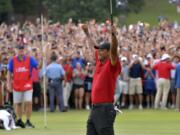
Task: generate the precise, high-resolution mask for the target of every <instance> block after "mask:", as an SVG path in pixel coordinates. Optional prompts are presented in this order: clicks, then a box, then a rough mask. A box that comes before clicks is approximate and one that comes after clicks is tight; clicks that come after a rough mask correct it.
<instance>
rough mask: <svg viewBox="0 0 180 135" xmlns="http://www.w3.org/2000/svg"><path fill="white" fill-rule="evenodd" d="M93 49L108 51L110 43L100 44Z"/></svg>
mask: <svg viewBox="0 0 180 135" xmlns="http://www.w3.org/2000/svg"><path fill="white" fill-rule="evenodd" d="M94 48H95V49H107V50H109V49H110V43H108V42H101V43H100V45H98V46H94Z"/></svg>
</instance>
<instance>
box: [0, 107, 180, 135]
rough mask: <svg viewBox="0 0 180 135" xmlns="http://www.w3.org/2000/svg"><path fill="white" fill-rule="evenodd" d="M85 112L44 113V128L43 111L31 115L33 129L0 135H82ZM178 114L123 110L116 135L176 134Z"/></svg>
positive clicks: (0, 133)
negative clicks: (46, 118) (44, 121)
mask: <svg viewBox="0 0 180 135" xmlns="http://www.w3.org/2000/svg"><path fill="white" fill-rule="evenodd" d="M88 114H89V112H88V111H85V110H84V111H74V110H73V111H69V112H67V113H59V112H55V113H47V116H48V126H47V128H44V123H43V112H38V113H33V117H32V121H33V122H34V124H35V126H36V128H35V129H17V130H13V131H10V132H8V133H7V132H6V131H3V130H0V135H7V134H8V135H85V133H86V121H87V118H88ZM179 128H180V113H179V112H175V111H173V110H171V111H160V110H159V111H157V110H143V111H139V110H133V111H129V110H124V114H123V115H118V116H117V118H116V122H115V133H116V135H180V129H179Z"/></svg>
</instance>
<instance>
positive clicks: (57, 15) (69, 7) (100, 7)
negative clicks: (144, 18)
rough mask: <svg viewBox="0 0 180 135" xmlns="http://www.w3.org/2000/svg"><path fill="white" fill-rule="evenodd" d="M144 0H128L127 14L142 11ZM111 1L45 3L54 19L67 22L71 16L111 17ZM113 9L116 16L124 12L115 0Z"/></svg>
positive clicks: (85, 0)
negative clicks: (117, 6)
mask: <svg viewBox="0 0 180 135" xmlns="http://www.w3.org/2000/svg"><path fill="white" fill-rule="evenodd" d="M143 1H144V0H138V1H135V0H128V9H127V10H126V14H127V13H129V12H138V11H140V9H141V7H142V6H143V4H144V3H143ZM109 3H110V1H109V0H45V2H44V5H45V6H46V7H47V9H48V11H49V16H50V17H51V19H52V20H53V21H58V20H60V21H61V22H66V21H67V20H68V19H69V18H73V19H74V20H79V19H80V20H82V21H86V20H89V19H92V18H95V19H96V20H98V21H104V20H105V19H107V18H109V14H110V13H109ZM113 10H114V15H116V16H118V15H119V14H121V13H124V11H121V10H119V9H116V1H115V0H113Z"/></svg>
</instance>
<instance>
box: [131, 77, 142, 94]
mask: <svg viewBox="0 0 180 135" xmlns="http://www.w3.org/2000/svg"><path fill="white" fill-rule="evenodd" d="M142 92H143V90H142V80H141V78H130V81H129V95H134V94H142Z"/></svg>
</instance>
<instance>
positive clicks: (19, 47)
mask: <svg viewBox="0 0 180 135" xmlns="http://www.w3.org/2000/svg"><path fill="white" fill-rule="evenodd" d="M16 48H17V49H24V45H23V44H18V45H17V46H16Z"/></svg>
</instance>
